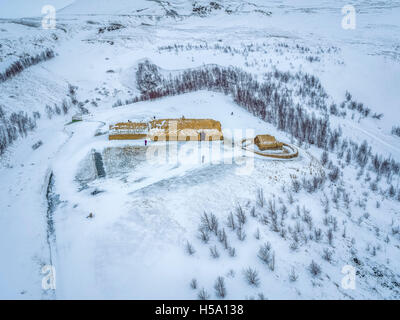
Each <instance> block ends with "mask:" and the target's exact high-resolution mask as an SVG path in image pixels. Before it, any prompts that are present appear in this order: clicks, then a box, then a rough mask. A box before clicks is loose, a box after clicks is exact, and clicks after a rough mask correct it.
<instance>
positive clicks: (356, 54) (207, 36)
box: [0, 0, 400, 299]
mask: <svg viewBox="0 0 400 320" xmlns="http://www.w3.org/2000/svg"><path fill="white" fill-rule="evenodd" d="M18 2H20V3H22V2H23V1H18ZM217 2H218V3H220V5H221V8H222V9H218V10H211V12H210V13H206V14H204V15H196V14H193V11H192V4H191V2H189V1H171V2H161V1H144V0H143V1H135V2H132V1H123V0H119V1H113V2H112V4H111V3H110V2H108V1H101V2H100V3H99V2H96V1H92V0H76V1H74V2H73V1H59V3H57V4H56V7H57V9H58V8H61V7H64V8H63V9H60V10H58V11H57V28H56V29H55V30H43V29H41V27H40V21H41V18H37V16H38V15H39V14H40V8H39V10H37V8H36V7H34V6H33V4H32V3H30V2H29V6H28V4H27V3H28V2H26V3H25V2H23V4H21V5H20V8H22V7H23V8H25V9H24V10H21V9H18V10H16V8H15V5H14V4H13V2H12V1H0V6H1V5H2V6H3V8H5V9H4V10H1V17H2V18H3V19H2V20H0V72H3V71H4V70H5V69H6V68H7V67H8V66H9V65H10V64H11V63H13V62H14V61H17V60H18V59H20V58H21V57H24V56H26V55H27V54H30V55H35V54H37V53H40V52H42V51H43V50H45V49H53V50H54V51H55V53H56V54H57V55H56V57H55V58H53V59H51V60H48V61H46V62H42V63H39V64H37V65H34V66H31V67H28V68H26V69H25V70H23V71H22V72H21V73H19V74H18V75H16V76H15V77H13V78H11V79H9V80H7V81H5V82H3V83H0V105H1V106H2V109H3V110H4V112H5V114H6V115H7V116H9V115H10V114H11V113H12V112H19V111H24V112H27V113H28V115H31V114H32V112H35V111H37V112H40V114H41V118H40V119H38V120H37V128H36V129H35V130H34V131H31V132H29V133H28V134H27V136H26V137H24V138H19V139H18V140H16V141H14V143H13V144H12V145H10V146H9V147H8V148H7V150H6V151H5V153H4V154H3V155H1V156H0V163H1V165H0V189H1V190H2V193H1V195H0V261H1V263H0V274H1V277H0V297H1V298H5V299H11V298H16V299H24V298H34V299H65V298H67V299H68V298H78V299H87V298H111V299H113V298H133V299H146V298H155V299H163V298H167V299H168V298H169V299H185V298H187V299H197V298H198V294H199V290H200V289H201V288H204V289H205V290H206V291H207V292H208V294H209V295H210V298H217V296H216V294H215V292H214V289H213V286H214V282H215V280H216V278H217V277H218V276H223V277H224V279H225V284H226V289H227V296H226V298H228V299H240V298H248V299H251V298H260V297H263V298H269V299H315V298H321V299H336V298H338V299H371V298H377V299H398V298H399V297H400V277H399V272H400V265H399V263H398V261H399V259H400V246H399V245H400V243H399V241H400V238H399V235H400V233H399V232H400V231H399V225H400V220H399V208H400V207H399V202H398V201H397V200H395V199H394V198H393V197H388V196H387V194H386V190H387V189H388V187H389V183H388V181H386V178H382V180H381V181H380V182H379V185H378V190H377V191H371V189H370V183H371V181H372V180H373V179H374V174H373V173H369V172H368V173H367V172H362V174H360V175H358V174H359V169H358V168H356V167H355V166H354V165H345V161H344V159H342V160H339V159H337V158H336V157H335V154H334V153H333V152H329V157H330V159H331V160H332V161H333V162H334V164H335V165H338V166H339V167H341V170H342V176H341V178H340V179H339V180H338V181H337V182H335V183H332V182H330V181H329V180H328V181H327V182H326V184H325V185H324V187H323V188H322V189H320V190H317V191H316V192H311V193H310V192H307V191H306V190H304V189H303V188H302V189H301V190H300V191H299V192H297V193H296V192H295V191H293V190H292V180H293V179H295V178H298V179H299V180H301V179H302V178H303V177H304V178H305V179H312V178H313V177H320V176H321V175H328V173H329V170H328V169H327V168H326V167H324V166H322V164H321V163H319V159H320V158H321V154H322V150H321V149H319V148H316V147H315V146H309V145H307V144H305V145H301V146H298V147H299V150H300V155H299V158H297V159H293V160H290V161H273V160H268V159H263V158H261V157H257V156H255V157H252V155H251V154H249V153H246V152H244V151H243V150H242V149H241V148H240V147H239V146H238V145H235V146H234V147H233V148H232V144H231V143H230V142H231V137H230V133H232V132H233V130H235V129H236V130H238V131H237V132H242V134H243V135H244V134H245V132H246V130H250V132H249V135H254V134H258V133H269V134H273V135H275V136H276V137H277V138H278V140H281V141H285V142H288V143H293V144H296V140H293V141H291V137H290V135H289V134H287V133H285V132H282V131H279V130H278V129H277V128H276V127H274V126H273V125H272V124H269V123H266V122H264V121H262V120H261V119H259V118H257V117H254V116H253V115H251V114H250V113H249V112H247V111H246V110H245V109H243V108H242V107H240V106H238V105H237V104H236V103H235V102H234V100H233V98H232V97H230V96H226V95H223V94H221V93H216V92H210V91H205V90H202V91H198V92H193V93H186V94H183V95H179V96H173V97H167V98H162V99H159V100H154V101H147V102H137V103H131V102H130V101H129V99H131V98H132V97H133V96H136V95H138V94H139V92H138V89H137V87H136V82H135V71H136V67H137V64H138V62H141V61H143V59H149V60H150V61H152V62H153V63H155V64H156V65H158V66H159V67H160V68H161V70H162V72H163V74H164V75H168V74H177V73H179V72H181V71H182V70H186V69H189V68H199V67H201V66H202V65H211V64H217V65H220V66H235V67H238V68H241V69H243V70H245V71H247V72H249V73H251V74H253V75H254V76H256V77H257V79H259V80H262V79H263V78H264V74H265V73H266V72H270V71H273V70H274V68H276V69H278V70H280V71H289V72H292V73H296V72H298V71H302V72H307V73H310V74H313V75H315V76H317V77H318V78H319V79H320V81H321V84H322V85H323V87H324V88H325V90H326V92H327V94H328V95H329V97H328V99H329V101H330V102H332V103H336V104H338V105H339V104H340V103H341V102H342V101H344V100H345V92H346V91H349V92H351V94H352V96H353V98H354V99H355V100H356V101H359V102H362V103H364V105H365V106H367V107H369V108H371V110H372V113H374V112H376V113H378V114H379V113H383V115H384V116H383V118H382V119H381V120H377V119H374V118H372V117H371V116H369V117H367V118H362V117H360V115H359V114H358V113H357V112H352V111H348V113H347V115H346V117H344V118H343V117H336V116H331V124H332V126H334V127H339V126H340V127H341V130H342V132H343V136H344V137H348V138H351V139H353V140H355V141H357V142H358V143H361V142H362V141H363V140H367V141H368V143H369V145H370V146H371V147H372V149H373V152H374V153H375V152H377V153H378V154H381V155H383V156H386V157H387V156H391V157H392V158H393V159H394V160H396V161H400V140H399V139H400V138H399V137H397V136H395V135H392V134H391V129H392V127H393V126H395V125H397V126H398V125H399V117H398V107H399V94H398V87H399V84H400V64H399V62H400V60H399V54H400V51H399V50H400V47H399V45H398V40H397V39H399V38H400V24H399V16H400V2H399V1H387V2H384V3H383V2H381V1H360V3H359V4H358V5H356V9H357V28H356V29H355V30H343V29H342V28H341V19H342V14H341V8H342V6H343V5H345V4H347V3H346V2H345V1H311V0H302V1H296V2H291V1H269V2H268V3H267V2H265V1H253V2H252V3H244V2H242V1H217ZM198 3H200V4H203V5H208V4H209V3H208V2H207V1H198ZM35 16H36V17H35ZM22 17H24V19H20V18H22ZM113 23H114V24H120V25H121V26H122V27H121V28H119V29H117V30H107V27H109V26H111V25H112V24H113ZM104 28H105V29H104ZM68 85H73V86H76V87H77V89H76V94H75V95H71V94H70V93H68V90H69V89H68ZM291 85H292V84H290V83H289V84H288V87H290V86H291ZM72 98H75V99H76V100H77V103H75V104H72V106H71V108H70V110H69V112H68V113H67V114H66V115H62V114H63V112H60V113H61V114H60V115H57V114H54V115H53V116H52V117H51V119H49V117H48V115H47V113H46V108H45V107H46V105H50V106H51V107H53V106H54V104H57V105H60V104H61V102H62V100H63V99H67V100H68V101H69V100H70V99H71V100H73V99H72ZM296 99H297V98H296ZM126 100H128V104H126V105H125V101H126ZM296 101H297V100H296ZM299 102H301V103H304V107H306V108H308V107H309V106H308V105H307V102H306V100H304V101H302V100H299ZM113 106H114V107H113ZM82 107H83V108H85V109H87V110H88V114H87V115H85V116H84V117H83V121H81V122H74V123H70V121H71V116H72V115H73V114H74V113H76V112H79V110H82ZM310 111H312V109H311V107H310ZM232 113H233V114H232ZM182 115H184V116H185V117H187V118H191V117H193V118H203V117H205V118H213V119H216V120H219V121H221V124H222V127H223V128H224V129H225V130H226V131H225V132H224V135H225V136H226V137H227V140H226V143H222V142H214V143H212V144H211V145H210V144H209V143H203V144H202V145H198V144H197V143H193V142H190V143H177V144H176V143H171V144H170V145H169V148H171V149H170V150H167V152H166V155H165V157H164V158H162V159H165V160H166V161H164V162H157V161H146V159H147V158H146V155H148V154H149V152H150V153H151V152H154V153H152V154H153V155H154V154H155V150H158V151H160V152H163V150H164V149H163V147H164V146H163V144H161V143H150V146H149V148H147V149H146V148H144V142H143V141H137V142H135V143H127V142H116V141H108V140H107V130H108V125H109V124H112V123H115V122H118V121H125V120H127V119H130V120H132V121H134V120H148V119H151V118H152V117H153V116H156V117H157V118H163V117H180V116H182ZM243 138H244V137H243ZM38 141H42V143H43V144H42V145H41V146H40V147H39V148H38V149H35V150H34V149H33V148H32V145H33V144H35V143H36V142H38ZM234 141H238V140H237V139H234ZM175 148H176V150H177V152H178V155H179V157H176V158H175V157H174V153H173V152H172V151H173V150H174V149H175ZM212 148H213V149H212ZM93 150H95V152H98V153H100V154H101V156H102V160H103V163H104V169H105V173H106V176H105V177H104V178H98V177H96V167H95V163H94V161H93V152H94V151H93ZM171 150H172V151H171ZM202 156H204V158H203V157H202ZM151 159H153V158H151ZM157 159H158V160H160V159H159V158H157ZM157 159H156V160H157ZM317 159H318V160H317ZM50 177H52V178H51V179H52V180H53V182H54V185H52V184H50V185H51V188H50V189H49V180H50ZM390 183H391V184H392V185H394V187H395V188H396V190H397V189H398V188H399V179H398V176H394V177H393V178H392V180H391V181H390ZM260 189H262V190H263V194H264V197H265V199H266V200H265V203H260V201H257V193H258V192H259V190H260ZM340 190H346V192H343V191H340ZM336 193H338V194H341V196H340V197H339V196H338V197H336ZM344 194H347V197H349V198H350V201H348V200H346V199H345V197H344V196H343V195H344ZM54 195H56V196H54ZM57 195H58V196H59V201H54V203H55V204H56V205H54V206H52V205H50V204H49V203H50V202H51V201H50V202H49V198H51V199H53V198H52V197H55V198H54V199H57ZM326 199H329V201H328V202H329V205H328V207H329V209H326V208H327V205H326ZM258 200H259V199H258ZM269 200H270V201H271V202H270V204H273V203H275V205H276V208H277V210H276V211H277V212H279V213H278V215H279V216H280V217H282V216H285V218H284V219H282V218H280V219H281V220H282V221H280V223H282V225H280V227H279V229H280V231H279V232H276V230H275V231H274V230H273V229H274V228H273V227H272V224H271V220H270V221H269V222H268V223H263V217H264V215H265V216H268V215H269V213H268V212H269V211H270V208H271V207H270V205H269V204H268V201H269ZM378 202H379V207H378V205H377V203H378ZM54 203H53V204H54ZM283 207H286V209H287V213H286V214H285V213H283V214H282V212H284V211H285V209H283ZM297 207H298V208H299V209H297ZM239 208H242V209H243V210H244V212H245V214H246V217H247V221H246V223H245V224H244V225H243V230H242V232H244V233H245V235H246V236H245V238H244V239H243V237H244V236H243V235H241V236H240V235H238V231H237V229H235V230H230V228H229V227H228V226H227V223H226V222H227V219H228V215H229V214H230V212H232V213H233V214H235V213H237V211H238V210H239V211H240V209H239ZM253 208H254V211H253ZM327 210H328V212H326V211H327ZM203 212H207V213H213V214H215V216H216V217H217V218H218V221H219V226H220V228H221V230H222V228H224V229H225V232H226V234H227V238H228V243H229V247H231V248H235V250H236V251H235V256H234V257H232V256H231V255H230V254H229V252H230V250H228V249H225V248H224V244H223V242H220V241H218V237H217V236H214V235H210V240H209V242H208V244H204V243H203V242H202V241H201V239H199V236H198V235H199V233H198V227H199V224H200V216H201V215H202V214H203ZM252 212H254V213H253V215H254V216H255V217H252ZM90 213H92V214H93V215H94V216H93V218H87V217H88V215H89V214H90ZM310 217H311V218H310ZM310 219H311V220H310ZM310 221H312V222H311V223H310ZM264 222H265V221H264ZM318 229H321V232H322V238H321V240H319V241H316V236H315V232H316V231H318ZM331 229H332V230H334V231H333V234H334V239H333V242H332V243H329V240H328V238H329V237H328V233H329V232H330V231H329V230H331ZM257 230H258V231H257ZM291 230H298V234H299V235H301V236H303V235H304V238H301V236H299V237H300V239H299V240H298V243H297V242H296V241H295V240H294V239H293V237H292V233H291ZM396 230H397V231H396ZM285 232H286V234H285ZM258 234H259V235H258ZM293 234H294V233H293ZM256 235H257V236H256ZM311 236H313V237H314V238H310V237H311ZM239 238H242V239H239ZM188 241H189V243H191V244H192V246H193V247H194V249H195V253H194V254H193V255H190V254H188V253H187V245H186V244H187V242H188ZM267 242H269V243H270V244H271V247H272V249H271V250H272V251H273V252H274V253H275V265H274V268H272V267H271V264H267V265H265V264H263V263H262V261H261V260H260V259H259V258H258V256H257V255H258V251H259V248H260V246H261V245H263V244H264V243H267ZM293 243H297V247H296V245H293ZM214 245H215V246H217V250H218V252H219V257H218V258H213V257H212V256H211V255H210V248H213V247H214ZM327 250H328V251H329V252H331V254H332V257H331V259H329V260H330V261H328V259H326V251H327ZM324 256H325V259H324V258H323V257H324ZM312 260H313V261H315V262H316V263H317V264H318V265H319V266H320V267H321V273H320V274H318V275H316V276H313V275H312V274H311V273H310V271H309V265H310V263H311V261H312ZM49 264H52V265H54V266H55V270H56V280H57V282H56V283H57V285H56V289H55V290H43V289H42V277H43V276H44V275H43V274H42V273H41V268H42V266H44V265H49ZM345 265H352V266H354V267H355V268H356V270H357V275H356V289H355V290H346V289H344V288H343V287H342V285H341V281H342V278H343V276H344V275H343V274H342V272H341V271H342V267H343V266H345ZM248 267H251V268H254V269H256V270H257V271H258V277H259V284H258V285H257V286H251V285H249V284H248V283H247V282H246V279H245V277H244V275H243V270H244V269H246V268H248ZM292 272H294V274H296V275H297V276H298V278H297V280H296V281H292V280H293V277H290V275H291V274H293V273H292ZM193 278H195V279H196V280H197V282H198V287H197V288H196V289H192V288H191V287H190V285H189V284H190V281H191V280H192V279H193ZM291 278H292V279H291ZM295 278H296V277H295Z"/></svg>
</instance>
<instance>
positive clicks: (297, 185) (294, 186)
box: [292, 179, 301, 193]
mask: <svg viewBox="0 0 400 320" xmlns="http://www.w3.org/2000/svg"><path fill="white" fill-rule="evenodd" d="M300 189H301V184H300V181H299V180H298V179H292V190H293V192H295V193H298V192H299V191H300Z"/></svg>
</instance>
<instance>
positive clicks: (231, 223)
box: [227, 212, 236, 231]
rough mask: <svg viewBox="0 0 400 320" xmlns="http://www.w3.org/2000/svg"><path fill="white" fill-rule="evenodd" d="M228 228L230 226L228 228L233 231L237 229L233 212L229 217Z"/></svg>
mask: <svg viewBox="0 0 400 320" xmlns="http://www.w3.org/2000/svg"><path fill="white" fill-rule="evenodd" d="M227 226H228V228H230V229H231V230H232V231H233V230H235V229H236V223H235V218H234V217H233V214H232V212H231V213H230V214H229V215H228V222H227Z"/></svg>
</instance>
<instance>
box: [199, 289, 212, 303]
mask: <svg viewBox="0 0 400 320" xmlns="http://www.w3.org/2000/svg"><path fill="white" fill-rule="evenodd" d="M197 297H198V298H199V300H208V299H210V295H209V294H208V292H207V291H206V289H204V288H202V289H201V290H200V291H199V293H198V294H197Z"/></svg>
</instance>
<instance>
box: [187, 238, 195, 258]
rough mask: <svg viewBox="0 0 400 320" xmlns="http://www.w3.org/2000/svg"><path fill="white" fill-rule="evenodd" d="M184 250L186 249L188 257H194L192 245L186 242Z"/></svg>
mask: <svg viewBox="0 0 400 320" xmlns="http://www.w3.org/2000/svg"><path fill="white" fill-rule="evenodd" d="M185 249H186V253H187V254H188V255H190V256H192V255H194V253H195V252H196V250H195V249H194V247H193V245H192V244H191V243H190V242H189V241H186V246H185Z"/></svg>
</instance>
